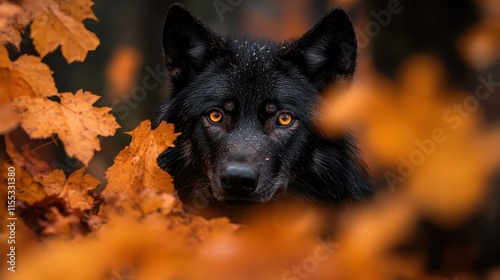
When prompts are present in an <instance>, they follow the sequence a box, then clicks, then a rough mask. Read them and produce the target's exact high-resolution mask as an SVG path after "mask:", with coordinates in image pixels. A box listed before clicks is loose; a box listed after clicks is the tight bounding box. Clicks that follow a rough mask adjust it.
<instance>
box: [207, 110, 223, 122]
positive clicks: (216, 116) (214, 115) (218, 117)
mask: <svg viewBox="0 0 500 280" xmlns="http://www.w3.org/2000/svg"><path fill="white" fill-rule="evenodd" d="M208 119H209V120H210V121H211V122H213V123H220V122H221V121H222V113H221V112H220V111H218V110H213V111H211V112H210V114H209V115H208Z"/></svg>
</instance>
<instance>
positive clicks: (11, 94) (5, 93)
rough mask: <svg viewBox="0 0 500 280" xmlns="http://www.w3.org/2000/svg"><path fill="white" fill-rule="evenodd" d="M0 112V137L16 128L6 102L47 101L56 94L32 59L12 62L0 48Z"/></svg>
mask: <svg viewBox="0 0 500 280" xmlns="http://www.w3.org/2000/svg"><path fill="white" fill-rule="evenodd" d="M0 92H2V95H0V109H1V115H2V117H3V118H2V120H3V121H2V124H1V125H0V133H1V134H5V133H8V132H10V131H12V130H13V129H14V128H16V127H17V126H18V124H19V121H20V118H19V115H18V114H17V113H16V112H15V111H14V110H12V107H11V105H10V104H9V102H11V101H13V100H14V99H15V98H17V97H20V96H30V97H47V96H52V95H56V94H57V88H56V86H55V82H54V79H53V78H52V71H51V70H50V68H49V67H48V66H47V65H46V64H44V63H42V61H41V59H40V58H39V57H36V56H30V55H22V56H21V57H19V58H18V59H17V60H16V61H14V62H12V61H10V59H9V53H8V52H7V49H6V48H5V47H4V46H0Z"/></svg>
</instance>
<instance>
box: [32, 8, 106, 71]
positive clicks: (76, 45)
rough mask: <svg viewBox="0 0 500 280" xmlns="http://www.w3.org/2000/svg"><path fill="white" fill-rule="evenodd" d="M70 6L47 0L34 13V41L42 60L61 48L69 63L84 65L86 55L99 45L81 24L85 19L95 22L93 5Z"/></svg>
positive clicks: (92, 34)
mask: <svg viewBox="0 0 500 280" xmlns="http://www.w3.org/2000/svg"><path fill="white" fill-rule="evenodd" d="M69 2H70V1H62V0H60V1H53V0H47V1H44V3H43V4H42V5H40V6H41V7H40V8H39V9H38V10H36V11H35V16H34V20H33V23H32V24H31V37H32V38H33V43H34V45H35V48H36V50H37V51H38V53H39V54H40V56H42V57H44V56H45V55H46V54H47V53H49V52H52V51H54V50H55V49H56V48H57V47H58V46H61V50H62V54H63V56H64V57H65V58H66V60H67V61H68V63H71V62H73V61H83V60H84V59H85V57H86V56H87V53H88V52H89V51H93V50H95V49H96V48H97V46H98V45H99V39H98V38H97V36H96V35H95V34H94V33H92V32H90V31H88V30H87V29H86V28H85V26H84V25H83V23H82V20H83V19H85V18H91V19H95V15H94V14H93V12H92V10H91V9H90V7H91V6H92V2H90V1H73V2H71V3H69ZM58 3H60V4H61V5H59V4H58ZM32 5H35V4H34V3H32Z"/></svg>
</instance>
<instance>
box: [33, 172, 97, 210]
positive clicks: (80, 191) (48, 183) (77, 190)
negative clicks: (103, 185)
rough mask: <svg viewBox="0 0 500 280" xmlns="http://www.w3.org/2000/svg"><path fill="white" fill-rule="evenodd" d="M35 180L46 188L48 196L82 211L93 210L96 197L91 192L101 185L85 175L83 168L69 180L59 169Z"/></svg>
mask: <svg viewBox="0 0 500 280" xmlns="http://www.w3.org/2000/svg"><path fill="white" fill-rule="evenodd" d="M35 180H36V181H37V182H39V183H40V184H42V185H43V186H44V189H45V192H46V193H47V194H48V195H50V196H57V197H61V198H63V199H64V200H66V201H67V202H68V203H69V205H70V207H71V208H78V209H81V210H88V209H91V208H92V204H93V202H94V197H93V196H92V195H91V194H89V191H91V190H93V189H95V188H96V187H97V185H99V180H97V179H95V178H94V177H92V176H91V175H89V174H85V169H83V168H82V169H79V170H77V171H75V172H73V173H72V174H71V175H69V178H67V179H66V175H65V174H64V172H63V171H62V170H60V169H57V170H54V171H52V172H51V173H50V174H47V175H44V176H38V177H36V178H35Z"/></svg>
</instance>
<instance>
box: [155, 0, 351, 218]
mask: <svg viewBox="0 0 500 280" xmlns="http://www.w3.org/2000/svg"><path fill="white" fill-rule="evenodd" d="M163 44H164V51H165V64H166V67H167V69H168V71H169V74H170V78H171V82H172V85H173V91H172V95H171V98H170V100H169V101H168V102H167V103H165V105H164V106H163V107H162V109H161V110H160V116H159V118H158V119H157V124H158V122H159V121H162V120H166V121H167V122H169V123H173V124H174V125H175V127H176V130H177V131H179V132H181V133H182V134H181V135H180V136H179V138H178V139H177V141H176V143H175V144H176V147H175V148H173V149H169V150H167V151H166V152H164V153H163V154H162V155H161V156H160V157H159V159H158V162H159V165H160V167H162V168H164V169H165V170H167V171H168V172H169V173H170V174H171V175H172V176H173V177H174V180H175V185H176V188H177V191H178V193H179V196H180V198H181V199H182V200H183V202H185V203H186V204H188V205H192V206H194V208H198V209H199V210H202V209H204V208H207V207H208V208H224V207H226V206H229V205H242V204H259V203H266V202H269V201H271V200H273V199H274V198H278V197H280V196H286V193H287V192H291V191H292V190H291V187H290V185H291V184H292V182H291V181H297V180H307V178H297V175H298V174H299V173H301V172H302V171H303V169H305V168H306V166H305V165H306V164H307V163H306V162H308V161H309V160H310V159H311V158H312V157H316V158H320V157H321V156H322V155H320V154H315V153H317V150H316V149H315V148H314V146H315V145H317V142H318V141H319V140H318V139H319V138H321V137H320V136H319V135H318V133H317V132H316V130H315V125H314V123H315V118H316V117H317V114H316V113H315V108H317V105H318V103H319V102H320V101H321V98H322V97H321V94H320V92H321V90H322V89H323V88H324V87H325V86H326V85H328V84H329V83H331V82H334V81H340V80H345V79H349V78H350V77H351V76H352V74H353V72H354V69H355V63H356V39H355V35H354V31H353V28H352V24H351V22H350V20H349V18H348V16H347V14H346V13H345V12H344V11H342V10H340V9H335V10H332V11H331V12H330V13H328V14H327V15H326V16H325V17H323V18H322V19H321V20H320V22H319V23H318V24H317V25H316V26H315V27H314V28H313V29H312V30H311V31H309V32H308V33H306V34H305V35H304V36H303V37H301V38H299V39H297V40H293V41H289V42H284V43H274V42H270V41H265V40H249V39H245V38H232V37H220V36H218V35H217V34H215V33H213V32H211V31H210V30H209V29H208V28H206V27H205V26H204V25H203V24H202V23H201V22H200V21H199V20H198V19H196V18H195V17H194V16H193V15H191V13H190V12H189V11H187V10H186V9H185V8H184V7H182V6H180V5H174V6H172V7H171V9H170V10H169V12H168V14H167V19H166V22H165V28H164V35H163ZM339 156H341V155H340V154H339ZM318 168H323V167H318Z"/></svg>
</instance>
